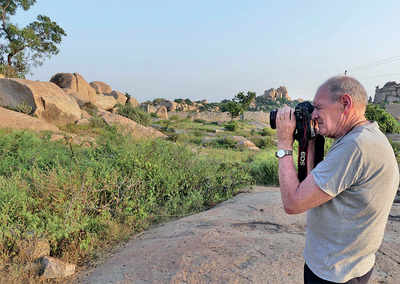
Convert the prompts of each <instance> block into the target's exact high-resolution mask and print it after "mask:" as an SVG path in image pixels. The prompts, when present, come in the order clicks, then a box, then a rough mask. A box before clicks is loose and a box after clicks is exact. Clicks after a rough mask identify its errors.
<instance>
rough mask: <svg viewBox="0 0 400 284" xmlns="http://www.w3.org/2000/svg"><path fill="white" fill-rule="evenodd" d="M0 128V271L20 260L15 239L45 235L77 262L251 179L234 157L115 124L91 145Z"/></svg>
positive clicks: (62, 254)
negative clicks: (223, 158)
mask: <svg viewBox="0 0 400 284" xmlns="http://www.w3.org/2000/svg"><path fill="white" fill-rule="evenodd" d="M72 147H73V148H72V151H71V149H70V148H69V146H68V145H63V144H62V143H60V142H51V141H50V137H49V136H44V138H40V137H39V136H38V135H36V134H33V133H30V132H11V133H7V132H4V131H0V270H3V272H6V273H9V272H10V271H11V270H12V267H15V266H18V265H23V260H22V258H21V257H20V256H21V246H20V244H21V243H22V242H23V241H25V240H28V239H30V238H32V237H35V238H46V239H48V240H49V241H50V243H51V255H52V256H55V257H59V258H61V259H64V260H67V261H71V262H74V263H78V264H82V263H84V262H85V261H86V260H87V259H88V258H91V257H92V256H93V254H94V253H95V251H96V250H97V249H98V248H104V247H107V246H108V245H110V244H112V243H114V242H115V241H119V240H121V239H124V238H126V237H127V236H129V235H130V234H132V233H134V232H139V231H141V230H143V229H145V228H146V227H148V226H149V224H152V223H154V222H159V221H160V220H163V219H165V218H170V217H172V216H183V215H185V214H189V213H193V212H198V211H200V210H203V209H204V208H207V207H208V206H210V205H211V204H214V203H216V202H219V201H221V200H224V199H227V198H229V197H231V196H232V195H233V194H235V192H236V190H237V189H239V188H240V187H242V186H244V185H246V184H249V183H251V182H252V178H251V176H250V175H249V173H248V172H247V171H246V168H245V166H244V165H242V164H240V163H234V164H226V163H223V162H218V161H216V160H212V161H211V162H210V160H209V159H207V157H201V158H198V157H197V156H196V154H195V153H193V152H192V151H191V150H190V149H188V148H186V147H183V146H180V145H176V144H174V143H171V142H168V141H162V140H154V141H135V140H132V139H131V138H130V137H129V136H123V135H121V134H120V133H118V132H117V130H116V129H114V128H107V129H106V130H105V131H104V133H103V134H101V135H100V136H99V137H98V141H97V146H96V147H93V148H81V147H78V146H72Z"/></svg>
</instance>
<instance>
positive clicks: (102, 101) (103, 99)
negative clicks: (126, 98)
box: [94, 94, 117, 110]
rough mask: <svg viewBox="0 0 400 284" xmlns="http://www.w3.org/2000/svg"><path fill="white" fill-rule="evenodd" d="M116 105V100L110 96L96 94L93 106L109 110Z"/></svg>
mask: <svg viewBox="0 0 400 284" xmlns="http://www.w3.org/2000/svg"><path fill="white" fill-rule="evenodd" d="M116 104H117V100H116V99H115V98H114V97H113V96H110V95H103V94H97V95H96V102H95V103H94V105H95V106H97V107H98V108H101V109H105V110H111V109H113V107H114V106H115V105H116Z"/></svg>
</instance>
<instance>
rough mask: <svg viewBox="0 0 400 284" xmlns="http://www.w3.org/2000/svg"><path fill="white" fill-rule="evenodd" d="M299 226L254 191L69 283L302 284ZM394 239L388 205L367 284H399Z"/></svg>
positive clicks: (395, 218)
mask: <svg viewBox="0 0 400 284" xmlns="http://www.w3.org/2000/svg"><path fill="white" fill-rule="evenodd" d="M305 226H306V223H305V214H301V215H294V216H288V215H286V214H285V213H284V211H283V208H282V206H281V200H280V193H279V189H277V188H268V187H254V188H253V189H252V191H251V192H250V193H242V194H239V195H237V196H236V197H235V198H233V199H231V200H228V201H226V202H224V203H222V204H220V205H218V206H216V207H214V208H213V209H210V210H208V211H205V212H202V213H200V214H196V215H192V216H189V217H186V218H182V219H180V220H176V221H173V222H169V223H167V224H164V225H160V226H158V227H154V228H152V229H151V230H148V231H146V232H145V233H143V234H141V235H139V236H136V237H135V238H133V239H132V240H131V241H130V242H128V243H127V244H126V245H125V246H123V247H121V248H119V249H118V250H117V251H115V252H114V254H113V255H112V256H110V257H109V258H107V259H106V260H105V261H104V262H103V263H101V264H98V265H97V267H95V268H94V269H92V270H90V271H85V272H83V273H81V274H80V275H79V276H78V277H77V278H76V279H75V283H137V284H142V283H273V284H275V283H303V282H302V273H303V264H304V261H303V257H302V251H303V248H304V241H305V240H304V238H305V233H304V231H305ZM399 231H400V204H399V203H394V204H393V208H392V211H391V214H390V217H389V222H388V225H387V229H386V233H385V239H384V242H383V244H382V246H381V248H380V250H379V251H378V253H377V265H376V268H375V270H374V272H373V276H372V280H371V283H393V284H394V283H399V282H398V280H399V279H400V252H399V247H400V234H399ZM396 279H397V280H396Z"/></svg>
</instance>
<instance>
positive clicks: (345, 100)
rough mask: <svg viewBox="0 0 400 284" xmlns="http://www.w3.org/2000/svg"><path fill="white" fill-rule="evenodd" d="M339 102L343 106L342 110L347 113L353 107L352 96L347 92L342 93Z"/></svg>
mask: <svg viewBox="0 0 400 284" xmlns="http://www.w3.org/2000/svg"><path fill="white" fill-rule="evenodd" d="M340 103H341V104H342V106H343V112H344V113H346V114H347V113H348V112H349V111H350V110H351V109H352V107H353V98H352V97H351V96H350V95H349V94H344V95H342V96H341V97H340Z"/></svg>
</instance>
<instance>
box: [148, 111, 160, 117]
mask: <svg viewBox="0 0 400 284" xmlns="http://www.w3.org/2000/svg"><path fill="white" fill-rule="evenodd" d="M150 116H151V117H153V118H158V115H157V114H156V113H155V112H152V113H150Z"/></svg>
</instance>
